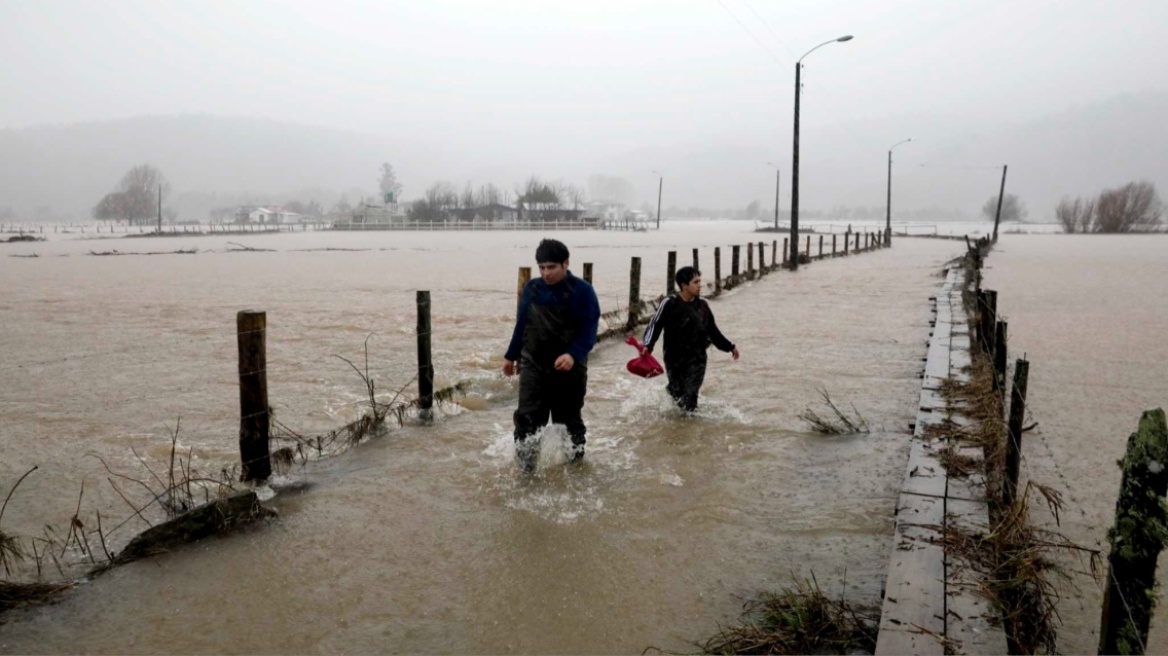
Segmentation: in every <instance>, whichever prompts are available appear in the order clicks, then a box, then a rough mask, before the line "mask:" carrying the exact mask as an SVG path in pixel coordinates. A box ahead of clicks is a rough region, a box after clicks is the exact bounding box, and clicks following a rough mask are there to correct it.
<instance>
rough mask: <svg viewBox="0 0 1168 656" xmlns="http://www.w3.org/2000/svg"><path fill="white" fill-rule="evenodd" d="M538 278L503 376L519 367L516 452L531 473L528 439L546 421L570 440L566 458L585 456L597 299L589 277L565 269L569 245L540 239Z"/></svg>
mask: <svg viewBox="0 0 1168 656" xmlns="http://www.w3.org/2000/svg"><path fill="white" fill-rule="evenodd" d="M535 261H536V263H537V264H539V274H540V277H539V278H533V279H531V280H530V281H528V283H527V285H526V286H525V287H524V288H523V293H522V294H521V295H520V297H519V312H518V314H517V315H516V320H515V330H514V331H513V332H512V334H511V344H510V345H509V346H508V347H507V353H506V355H504V356H503V374H504V375H507V376H513V375H514V374H515V365H516V361H517V360H518V361H520V362H521V363H522V366H521V367H519V407H518V408H517V409H516V410H515V453H516V455H517V456H518V457H519V464H520V465H521V466H522V467H523V471H525V472H527V473H532V472H534V471H535V463H536V460H537V459H538V457H539V451H538V445H537V444H536V443H533V442H529V441H528V439H527V438H529V437H531V436H532V435H534V434H535V433H536V432H537V431H539V429H540V428H543V426H544V424H546V423H547V421H548V416H549V415H550V416H551V420H552V423H555V424H563V425H564V426H565V427H566V428H567V429H568V435H569V436H571V438H572V449H571V453H570V454H569V459H570V460H572V461H576V460H580V459H581V458H583V457H584V441H585V438H584V434H585V431H586V429H585V426H584V420H583V419H582V418H581V417H580V410H581V409H583V407H584V393H585V392H586V391H587V388H588V353H589V351H591V350H592V346H593V345H594V344H596V325H597V322H598V321H599V320H600V303H599V302H598V301H597V299H596V292H595V291H594V290H593V289H592V285H590V284H588V282H587V281H585V280H582V279H580V278H577V277H576V276H574V275H572V274H571V272H569V271H568V247H567V246H565V245H564V244H563V243H561V242H559V241H556V240H554V239H544V240H543V241H541V242H540V243H539V247H538V248H536V250H535Z"/></svg>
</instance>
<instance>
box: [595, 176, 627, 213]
mask: <svg viewBox="0 0 1168 656" xmlns="http://www.w3.org/2000/svg"><path fill="white" fill-rule="evenodd" d="M634 196H636V189H634V188H633V185H632V183H631V182H629V181H628V180H626V179H624V178H621V177H618V176H615V175H603V174H600V173H597V174H594V175H590V176H588V197H589V198H592V199H594V200H597V201H600V202H602V203H611V204H613V205H627V204H629V203H631V202H633V197H634Z"/></svg>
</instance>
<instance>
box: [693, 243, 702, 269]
mask: <svg viewBox="0 0 1168 656" xmlns="http://www.w3.org/2000/svg"><path fill="white" fill-rule="evenodd" d="M693 261H694V263H693V268H695V269H697V270H698V271H701V270H702V268H701V267H700V266H698V249H696V248H695V249H693Z"/></svg>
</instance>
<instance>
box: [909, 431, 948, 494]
mask: <svg viewBox="0 0 1168 656" xmlns="http://www.w3.org/2000/svg"><path fill="white" fill-rule="evenodd" d="M941 446H942V445H941V443H940V441H939V440H926V439H923V438H919V437H914V438H913V441H912V445H911V446H909V450H908V468H907V469H906V470H905V473H904V481H903V483H902V484H901V488H900V493H901V494H902V495H904V494H916V495H921V496H931V497H944V496H945V468H944V467H942V466H941V461H940V460H938V459H937V453H938V452H939V451H940V449H941Z"/></svg>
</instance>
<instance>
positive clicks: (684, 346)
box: [641, 294, 734, 363]
mask: <svg viewBox="0 0 1168 656" xmlns="http://www.w3.org/2000/svg"><path fill="white" fill-rule="evenodd" d="M662 331H664V333H665V362H666V363H670V362H684V361H686V360H692V359H697V358H704V357H705V355H706V348H708V347H709V346H710V344H713V345H714V346H715V347H717V348H718V350H719V351H726V352H727V353H729V352H730V351H733V350H734V344H733V343H732V342H731V341H730V340H728V339H726V336H725V335H723V334H722V331H720V330H718V324H717V323H715V322H714V311H713V310H711V309H710V304H709V303H707V302H706V299H704V298H701V297H700V296H699V297H697V298H695V299H693V300H692V301H689V302H686V301H683V300H681V296H680V295H678V294H674V295H673V296H670V297H669V298H666V299H665V300H664V301H663V302H662V303H661V305H660V307H658V308H657V313H656V314H654V315H653V318H652V319H651V320H650V321H649V325H648V326H647V327H646V328H645V337H644V339H642V340H641V341H642V342H644V343H645V348H646V349H648V350H649V351H652V350H653V345H654V344H656V343H657V338H659V337H661V333H662Z"/></svg>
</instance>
